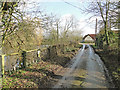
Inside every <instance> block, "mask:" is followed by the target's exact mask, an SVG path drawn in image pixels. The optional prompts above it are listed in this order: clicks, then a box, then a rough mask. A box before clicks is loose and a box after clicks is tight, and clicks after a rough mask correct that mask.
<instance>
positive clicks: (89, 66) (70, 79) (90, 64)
mask: <svg viewBox="0 0 120 90" xmlns="http://www.w3.org/2000/svg"><path fill="white" fill-rule="evenodd" d="M73 61H74V62H73V63H72V65H70V66H69V67H68V69H67V72H66V73H65V74H64V76H63V77H62V79H60V80H59V81H58V83H57V84H56V85H55V86H54V87H53V88H110V87H113V85H111V84H110V83H109V82H108V81H109V80H110V77H109V74H108V73H107V69H106V67H105V66H104V64H103V62H102V61H101V59H100V57H99V56H98V55H97V54H95V53H94V50H93V49H92V47H91V46H90V45H83V48H82V49H81V50H80V51H79V53H78V55H77V56H76V57H75V58H74V60H73ZM106 77H107V78H106Z"/></svg>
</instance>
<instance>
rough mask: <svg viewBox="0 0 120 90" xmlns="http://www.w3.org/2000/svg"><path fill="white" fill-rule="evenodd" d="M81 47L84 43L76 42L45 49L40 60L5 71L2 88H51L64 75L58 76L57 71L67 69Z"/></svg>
mask: <svg viewBox="0 0 120 90" xmlns="http://www.w3.org/2000/svg"><path fill="white" fill-rule="evenodd" d="M81 47H82V45H79V44H76V43H74V44H67V45H65V44H64V45H60V44H59V45H53V46H49V47H48V48H46V49H43V50H42V51H41V60H40V61H39V62H37V63H34V64H32V65H30V66H28V67H26V68H25V69H19V70H18V71H13V72H12V73H8V72H5V75H4V77H3V78H2V88H51V87H52V86H53V85H54V84H55V83H57V80H58V78H60V77H62V76H57V73H58V72H59V71H60V70H63V71H64V70H66V67H65V66H66V64H67V63H69V62H70V61H71V59H72V58H73V57H74V56H75V55H76V53H77V51H78V50H79V49H80V48H81ZM56 78H57V79H56Z"/></svg>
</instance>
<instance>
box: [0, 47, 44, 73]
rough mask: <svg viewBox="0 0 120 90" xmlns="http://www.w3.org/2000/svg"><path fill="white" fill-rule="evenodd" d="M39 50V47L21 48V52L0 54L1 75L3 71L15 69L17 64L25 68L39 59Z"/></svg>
mask: <svg viewBox="0 0 120 90" xmlns="http://www.w3.org/2000/svg"><path fill="white" fill-rule="evenodd" d="M43 49H44V48H43ZM40 52H41V49H34V50H29V51H26V50H23V51H22V52H21V53H12V54H4V55H0V61H1V62H0V71H2V75H4V72H5V71H11V70H15V69H16V66H17V65H21V66H22V68H25V67H26V66H29V65H30V64H32V63H34V62H37V61H39V59H40ZM18 62H19V64H18Z"/></svg>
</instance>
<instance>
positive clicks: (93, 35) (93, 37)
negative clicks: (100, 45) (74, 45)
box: [83, 34, 96, 40]
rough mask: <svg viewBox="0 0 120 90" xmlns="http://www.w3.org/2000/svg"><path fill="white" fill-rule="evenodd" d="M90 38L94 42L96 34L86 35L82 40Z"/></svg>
mask: <svg viewBox="0 0 120 90" xmlns="http://www.w3.org/2000/svg"><path fill="white" fill-rule="evenodd" d="M87 36H90V37H91V38H92V39H93V40H95V37H96V34H87V35H85V36H84V37H83V40H84V39H85V38H86V37H87Z"/></svg>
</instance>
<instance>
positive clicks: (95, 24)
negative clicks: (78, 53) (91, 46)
mask: <svg viewBox="0 0 120 90" xmlns="http://www.w3.org/2000/svg"><path fill="white" fill-rule="evenodd" d="M96 36H97V18H96V24H95V45H96Z"/></svg>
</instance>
